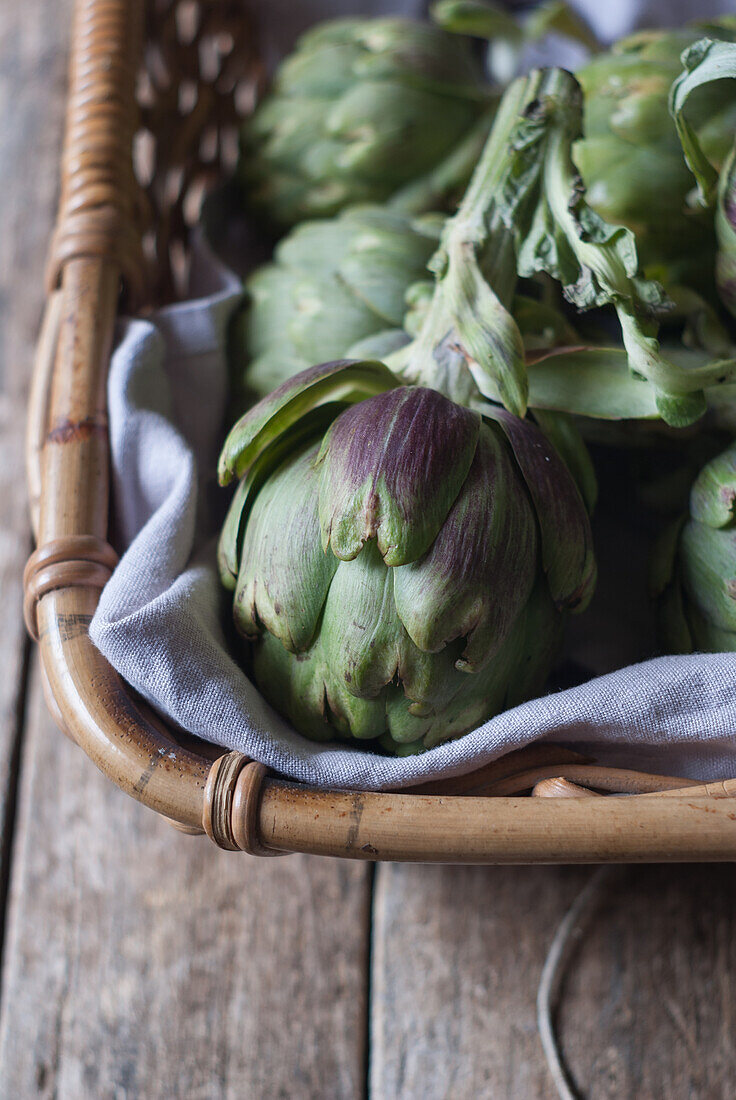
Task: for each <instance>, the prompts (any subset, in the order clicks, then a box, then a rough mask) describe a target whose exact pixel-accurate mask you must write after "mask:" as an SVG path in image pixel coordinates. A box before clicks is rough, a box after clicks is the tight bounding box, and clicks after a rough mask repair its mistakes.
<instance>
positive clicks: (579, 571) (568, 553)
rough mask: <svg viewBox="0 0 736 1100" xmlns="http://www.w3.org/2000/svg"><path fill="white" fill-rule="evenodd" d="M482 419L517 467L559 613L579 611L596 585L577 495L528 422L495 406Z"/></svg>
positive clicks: (590, 536) (587, 521)
mask: <svg viewBox="0 0 736 1100" xmlns="http://www.w3.org/2000/svg"><path fill="white" fill-rule="evenodd" d="M484 413H485V415H486V417H488V418H489V419H492V420H495V421H496V422H497V423H498V424H499V426H500V427H501V429H502V430H503V432H504V433H505V435H506V437H507V439H508V441H509V443H510V444H511V449H512V450H513V452H514V457H515V459H516V461H517V463H518V465H519V469H520V470H521V472H522V474H523V476H524V480H525V481H526V484H527V488H528V489H529V494H530V496H531V498H532V501H533V503H534V508H535V511H536V514H537V520H538V522H539V529H540V532H541V536H542V566H543V569H544V571H545V573H546V574H547V580H548V582H549V587H550V592H551V594H552V599H553V600H554V602H555V605H556V607H557V608H558V609H562V608H567V609H568V610H573V611H582V610H583V609H584V608H585V607H587V605H588V603H589V602H590V599H591V596H592V595H593V590H594V588H595V581H596V563H595V555H594V552H593V534H592V531H591V528H590V519H589V516H588V513H587V511H586V508H585V505H584V503H583V500H582V497H581V495H580V491H579V490H578V487H577V485H576V484H575V482H574V480H573V478H572V476H571V474H570V473H569V471H568V469H567V467H566V466H565V464H564V462H563V461H562V459H561V458H560V456H559V455H558V453H557V451H556V450H555V448H554V447H553V446H552V444H551V443H550V442H549V440H548V439H547V438H546V436H545V435H544V433H543V432H542V431H541V430H540V429H539V428H538V427H537V426H536V425H535V424H532V423H531V421H529V420H521V419H520V418H519V417H516V416H512V415H511V414H510V413H508V412H507V411H506V410H505V409H502V408H500V407H499V406H487V407H486V409H485V410H484Z"/></svg>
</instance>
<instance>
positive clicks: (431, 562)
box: [394, 424, 537, 673]
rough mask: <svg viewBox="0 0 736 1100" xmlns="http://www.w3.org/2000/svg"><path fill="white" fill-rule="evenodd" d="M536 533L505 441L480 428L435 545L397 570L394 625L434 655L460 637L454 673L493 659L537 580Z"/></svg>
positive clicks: (488, 428) (489, 430) (527, 503)
mask: <svg viewBox="0 0 736 1100" xmlns="http://www.w3.org/2000/svg"><path fill="white" fill-rule="evenodd" d="M536 539H537V535H536V529H535V524H534V517H533V515H532V511H531V508H530V505H529V500H528V497H527V495H526V493H525V492H524V489H523V486H522V484H521V483H520V479H519V478H518V474H517V473H516V471H515V469H514V463H513V461H512V460H511V458H510V456H509V454H508V452H507V449H506V446H505V444H504V442H503V441H502V440H501V439H500V438H499V437H498V436H497V435H496V433H495V432H494V430H493V429H492V428H491V427H490V426H489V425H487V424H484V425H483V427H482V429H481V433H480V438H479V441H478V448H477V450H476V453H475V457H474V459H473V465H472V466H471V468H470V472H469V474H468V476H467V479H466V480H465V483H464V485H463V487H462V490H461V492H460V495H459V496H458V498H457V500H456V501H455V503H454V505H453V507H452V509H451V510H450V512H449V515H448V516H447V520H446V522H445V523H444V525H443V527H442V529H441V531H440V532H439V534H438V536H437V538H436V539H435V541H434V543H433V544H432V546H431V547H430V549H429V550H428V552H427V553H426V554H425V556H424V557H422V558H420V559H419V560H418V561H416V562H413V563H411V564H408V565H404V566H401V567H399V568H397V569H395V570H394V599H395V601H396V609H397V611H398V615H399V618H400V619H401V621H402V623H403V624H404V626H405V627H406V629H407V631H408V632H409V635H410V636H411V638H412V640H413V641H414V642H415V643H416V645H417V646H418V647H419V648H420V649H423V650H428V651H430V652H438V651H439V650H441V649H442V648H443V647H444V646H445V645H447V643H448V642H451V641H454V640H455V639H456V638H464V639H466V641H465V646H464V648H463V652H462V654H461V656H460V658H459V659H458V661H457V667H458V668H459V669H461V670H462V671H464V672H473V673H477V672H478V669H481V668H483V666H484V665H485V664H487V662H488V661H489V660H491V658H492V657H493V656H494V654H496V653H497V652H498V651H499V649H500V647H501V646H502V644H503V642H504V639H505V638H506V636H507V634H508V632H509V630H510V629H511V626H512V624H513V622H514V620H515V618H516V617H517V615H518V614H519V611H520V609H521V607H522V606H523V604H524V601H525V600H526V599H527V597H528V595H529V592H530V591H531V587H532V584H533V581H534V571H535V566H534V561H535V557H536V553H535V551H536Z"/></svg>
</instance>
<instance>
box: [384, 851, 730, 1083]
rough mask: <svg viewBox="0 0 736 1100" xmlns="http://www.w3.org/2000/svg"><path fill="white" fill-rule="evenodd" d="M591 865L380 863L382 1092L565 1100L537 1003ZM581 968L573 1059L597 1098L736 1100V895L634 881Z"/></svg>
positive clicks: (570, 1003) (711, 876)
mask: <svg viewBox="0 0 736 1100" xmlns="http://www.w3.org/2000/svg"><path fill="white" fill-rule="evenodd" d="M590 874H591V871H590V869H587V868H555V867H546V868H543V867H519V868H487V869H486V868H470V867H411V866H404V867H402V866H398V865H395V866H380V867H379V868H378V870H377V878H376V898H375V910H374V933H373V935H374V939H373V975H372V1002H371V1003H372V1023H371V1064H370V1078H369V1079H370V1095H371V1096H372V1097H373V1098H375V1100H383V1098H384V1097H389V1096H390V1097H391V1098H392V1100H402V1098H407V1100H413V1098H415V1097H421V1098H422V1100H433V1098H437V1100H440V1098H442V1100H444V1098H447V1097H453V1098H455V1097H457V1098H464V1097H471V1096H472V1097H474V1098H475V1097H478V1098H488V1100H491V1098H493V1100H495V1098H500V1097H503V1098H504V1100H550V1098H551V1097H552V1096H553V1095H554V1092H553V1086H552V1082H551V1079H550V1077H549V1075H548V1072H547V1068H546V1065H545V1063H544V1059H543V1055H542V1050H541V1045H540V1042H539V1038H538V1034H537V1026H536V1007H535V1001H536V992H537V985H538V982H539V976H540V972H541V968H542V965H543V962H544V958H545V956H546V952H547V950H548V948H549V945H550V943H551V940H552V937H553V935H554V931H555V929H556V927H557V924H558V923H559V921H560V919H561V918H562V916H563V915H564V913H565V912H566V910H567V908H568V907H569V905H570V904H571V902H572V900H573V899H574V897H575V896H576V894H577V892H578V890H579V889H580V888H581V886H582V885H583V884H584V883H585V882H586V881H587V878H588V876H589V875H590ZM621 875H622V877H620V878H614V880H613V884H612V886H611V887H610V888H609V890H608V893H607V894H606V895H605V896H604V897H603V901H602V907H601V910H600V914H599V915H598V916H597V917H596V918H595V920H594V923H593V926H592V929H591V931H590V933H589V934H588V936H587V937H586V938H585V939H584V940H583V945H582V949H581V951H580V954H579V956H578V957H576V958H574V959H573V960H572V962H571V967H570V976H569V981H568V982H567V983H566V985H565V986H564V987H563V1000H562V1009H561V1013H560V1023H561V1033H562V1042H563V1049H564V1052H565V1055H566V1058H567V1062H568V1064H569V1065H570V1067H571V1069H572V1071H573V1073H574V1077H575V1080H576V1082H577V1083H578V1085H579V1086H580V1089H581V1095H583V1096H585V1097H586V1100H604V1098H605V1100H614V1098H615V1100H619V1098H621V1097H636V1098H637V1100H661V1098H662V1097H664V1096H666V1097H667V1100H681V1098H682V1100H685V1098H690V1097H699V1098H701V1100H720V1098H724V1100H725V1098H726V1097H731V1096H732V1095H733V1081H734V1078H735V1076H736V1048H735V1047H734V1044H733V1026H732V1021H733V1017H734V1008H735V1006H734V1002H735V995H734V987H733V983H732V982H731V980H730V977H729V976H730V974H732V973H733V972H734V969H736V934H735V933H736V905H735V904H734V902H735V901H736V882H735V881H734V878H733V874H732V872H731V871H730V870H727V869H725V868H718V867H709V866H702V867H699V868H687V867H655V868H651V867H645V868H640V869H623V870H622V872H621Z"/></svg>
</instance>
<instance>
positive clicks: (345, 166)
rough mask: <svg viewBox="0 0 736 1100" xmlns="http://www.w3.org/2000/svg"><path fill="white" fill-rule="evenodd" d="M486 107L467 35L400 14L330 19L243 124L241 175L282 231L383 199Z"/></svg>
mask: <svg viewBox="0 0 736 1100" xmlns="http://www.w3.org/2000/svg"><path fill="white" fill-rule="evenodd" d="M488 103H489V92H488V90H487V89H486V88H485V87H484V85H483V81H482V77H481V72H480V69H479V66H478V65H477V64H476V63H475V60H474V58H473V55H472V52H471V50H470V48H469V44H468V42H467V40H465V39H461V38H457V37H455V36H453V35H451V34H447V33H445V32H444V31H443V30H441V29H440V28H438V27H435V26H432V25H431V24H426V23H420V22H413V21H411V20H407V19H401V18H381V19H360V18H347V19H336V20H331V21H328V22H325V23H321V24H318V25H317V26H316V27H314V28H313V29H312V30H310V31H308V32H307V33H306V34H304V35H303V36H302V38H301V39H300V40H299V42H298V45H297V49H296V50H295V52H294V53H293V54H292V55H291V56H289V57H288V58H287V59H286V60H285V61H284V62H283V63H282V64H281V66H280V67H279V70H278V72H277V75H276V78H275V80H274V84H273V87H272V89H271V92H270V93H269V94H268V95H267V96H266V97H265V98H264V100H263V101H262V102H261V104H260V105H259V106H258V107H257V108H256V110H255V112H254V113H253V115H252V116H251V118H250V119H249V120H248V121H247V123H246V124H245V126H244V128H243V130H242V134H241V149H242V156H241V160H240V168H239V176H240V179H241V181H242V183H243V184H244V186H245V189H246V193H247V196H248V199H249V202H250V204H251V205H253V206H255V207H257V208H261V209H263V210H265V212H266V213H267V214H268V216H269V217H270V218H271V219H272V220H273V221H274V222H276V223H278V224H281V225H291V224H294V223H295V222H297V221H300V220H303V219H305V218H314V217H330V216H331V215H334V214H336V213H337V212H338V211H340V210H341V209H342V208H343V207H345V206H347V205H349V204H352V203H356V202H383V201H384V200H385V199H387V198H388V197H389V196H390V195H391V194H393V193H394V192H395V191H397V190H398V189H399V188H400V187H401V186H402V185H404V184H406V183H409V182H410V181H412V180H415V179H416V177H417V176H420V175H423V174H425V173H428V172H430V171H431V170H432V169H434V168H436V167H437V166H438V165H439V164H440V163H441V162H442V161H443V160H444V159H445V158H446V157H447V156H448V155H449V154H451V152H452V151H453V149H454V148H455V147H456V146H457V145H458V144H459V143H461V142H462V141H463V139H467V138H468V137H469V135H470V134H471V132H472V131H473V129H474V127H475V126H476V125H477V124H478V122H479V119H481V118H482V116H483V115H484V113H485V112H487V110H488ZM471 144H472V143H471ZM471 152H472V149H471ZM462 174H463V171H462V168H461V171H460V175H461V177H462ZM468 174H469V171H468ZM465 178H467V176H465Z"/></svg>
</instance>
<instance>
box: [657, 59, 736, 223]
mask: <svg viewBox="0 0 736 1100" xmlns="http://www.w3.org/2000/svg"><path fill="white" fill-rule="evenodd" d="M682 64H683V67H684V72H682V73H681V75H680V76H679V77H678V78H677V80H676V81H675V82H674V84H673V85H672V88H671V90H670V113H671V114H672V117H673V118H674V120H675V126H676V127H677V133H678V135H679V138H680V142H681V144H682V150H683V153H684V154H685V160H686V161H687V164H688V167H689V168H690V171H691V172H692V173H693V175H694V176H695V179H696V181H697V184H698V193H699V197H700V201H701V203H702V204H703V205H704V206H710V205H711V203H712V202H713V199H714V197H715V192H716V187H717V184H718V172H717V170H716V169H715V168H714V167H713V165H712V164H711V163H710V161H709V160H708V158H707V157H706V155H705V153H704V152H703V149H702V147H701V144H700V141H699V139H698V136H697V134H696V132H695V129H694V128H693V126H692V125H691V124H690V122H689V121H688V118H687V112H686V106H687V103H688V100H689V98H690V96H691V95H692V93H693V92H694V91H695V90H696V89H698V88H702V87H703V86H704V85H706V84H711V83H712V82H714V81H717V80H730V79H733V78H736V43H733V42H716V41H713V40H712V39H710V38H701V39H700V41H698V42H695V43H694V44H693V45H692V46H690V48H689V49H687V50H685V52H684V53H683V55H682ZM729 94H730V96H731V97H733V96H734V95H736V89H729Z"/></svg>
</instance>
